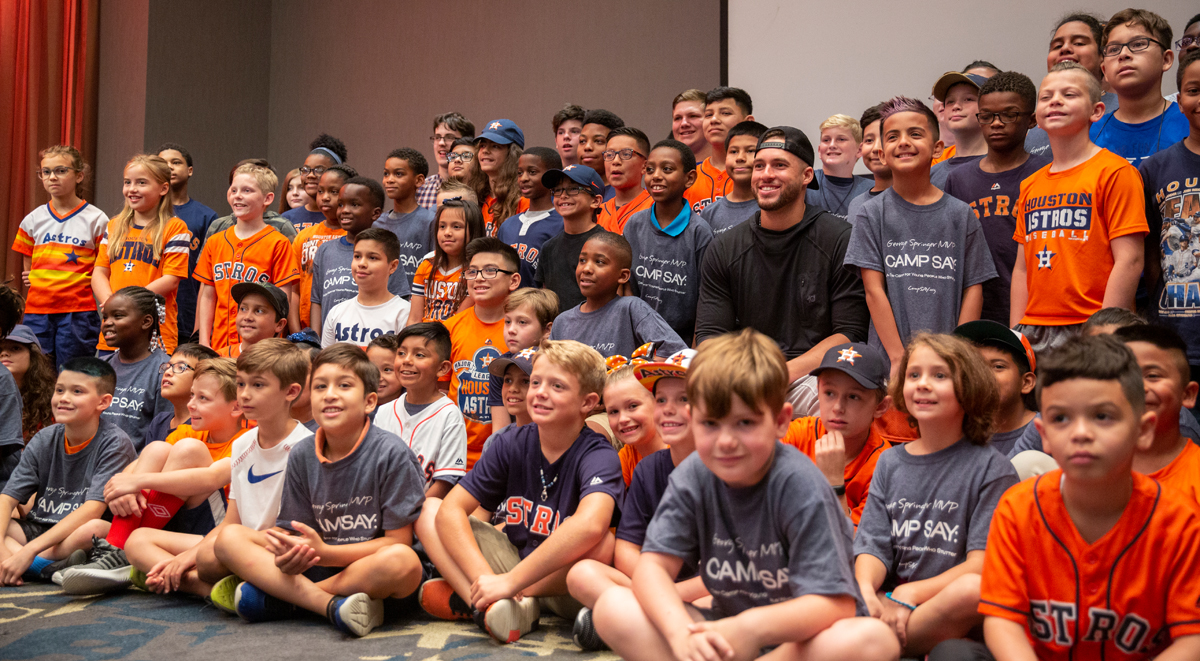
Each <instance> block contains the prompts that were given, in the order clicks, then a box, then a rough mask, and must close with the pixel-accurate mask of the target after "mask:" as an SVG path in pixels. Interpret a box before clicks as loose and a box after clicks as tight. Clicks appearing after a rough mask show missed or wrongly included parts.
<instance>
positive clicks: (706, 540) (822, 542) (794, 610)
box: [594, 329, 900, 660]
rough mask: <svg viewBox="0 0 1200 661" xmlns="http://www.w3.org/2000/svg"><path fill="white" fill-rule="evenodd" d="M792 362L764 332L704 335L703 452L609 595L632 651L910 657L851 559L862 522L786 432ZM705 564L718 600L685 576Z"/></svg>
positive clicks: (605, 621)
mask: <svg viewBox="0 0 1200 661" xmlns="http://www.w3.org/2000/svg"><path fill="white" fill-rule="evenodd" d="M787 389H788V371H787V364H786V362H785V361H784V357H783V353H782V352H781V351H780V350H779V348H778V346H777V345H776V344H775V342H774V341H772V340H770V339H769V338H767V337H766V336H765V335H762V334H760V333H758V332H756V331H753V330H751V329H746V330H743V331H742V332H741V333H740V334H738V335H725V336H722V337H718V338H714V339H711V340H709V341H707V342H705V343H704V344H703V345H701V347H700V350H699V353H698V354H697V355H696V357H695V359H693V360H692V363H691V366H690V368H689V370H688V377H687V394H688V401H689V402H690V404H691V407H692V424H693V429H694V436H695V442H696V453H695V454H693V455H692V456H690V457H688V458H687V459H684V460H683V462H682V463H680V464H679V466H678V467H677V468H676V469H675V471H674V472H673V473H672V474H671V483H670V486H668V487H667V491H666V493H665V494H664V495H663V497H662V501H661V502H660V503H659V506H658V510H657V511H656V512H655V514H654V518H653V519H652V520H651V521H650V527H649V528H648V529H647V530H646V541H645V544H644V545H643V546H642V555H641V557H640V558H639V560H638V564H637V569H635V570H634V572H633V587H632V589H629V588H623V587H613V588H610V589H609V590H608V591H606V592H605V593H604V594H603V595H601V596H600V599H599V601H597V602H596V609H595V614H594V618H595V623H596V630H597V632H598V633H599V634H600V636H601V637H602V638H603V639H604V640H605V642H607V643H608V644H609V645H611V646H612V648H613V650H614V651H615V652H616V653H617V654H618V655H620V656H621V657H622V658H623V659H656V660H661V659H717V658H721V659H728V660H734V659H737V660H742V659H753V658H755V657H757V656H759V654H760V653H761V650H762V648H764V647H775V650H774V652H773V653H772V656H773V657H777V658H788V659H806V660H814V659H850V658H853V659H897V658H898V657H899V652H900V650H899V645H897V644H896V641H895V639H894V638H893V637H892V636H891V634H890V633H889V632H888V630H887V627H886V626H884V625H883V624H882V623H880V622H876V621H872V620H870V619H867V618H862V617H854V616H855V615H856V614H857V615H861V614H865V613H866V608H865V606H864V605H863V601H862V597H861V595H860V594H859V591H858V586H857V585H856V584H855V581H854V574H853V571H852V570H851V567H850V553H851V546H852V542H851V528H850V521H849V520H848V519H847V518H846V516H845V515H844V514H843V513H842V507H841V505H840V504H839V503H838V502H837V497H836V496H834V494H833V491H832V490H831V489H829V487H828V483H827V482H826V481H825V479H824V478H823V477H822V476H821V473H820V471H819V470H817V468H816V467H815V466H813V464H812V462H811V461H809V460H808V458H806V457H805V456H803V455H802V454H801V453H800V452H799V451H798V450H796V449H795V448H792V447H789V446H786V445H783V444H782V443H780V442H779V438H780V437H781V436H783V434H784V432H785V431H786V430H787V426H788V423H789V422H790V421H791V418H792V411H791V408H792V407H791V404H789V403H787V401H786V399H785V397H786V394H787ZM685 563H691V564H695V565H697V566H698V567H699V568H700V575H701V576H702V577H703V580H704V584H705V587H707V588H708V591H709V592H710V593H711V594H712V595H713V601H712V610H707V609H705V610H701V609H698V608H696V607H694V606H691V605H688V604H685V603H684V601H683V599H682V598H681V596H680V593H679V591H678V590H677V589H676V587H675V584H674V580H675V577H676V575H677V574H678V572H679V570H680V568H681V567H682V566H683V565H684V564H685Z"/></svg>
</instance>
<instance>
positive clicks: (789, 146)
mask: <svg viewBox="0 0 1200 661" xmlns="http://www.w3.org/2000/svg"><path fill="white" fill-rule="evenodd" d="M763 149H782V150H784V151H786V152H788V153H789V154H792V155H794V156H795V157H796V158H798V159H800V160H801V161H804V163H805V164H806V165H808V166H809V167H812V165H813V163H815V162H816V157H815V156H814V155H813V148H812V143H811V142H809V140H808V136H807V135H804V131H801V130H800V129H798V128H796V127H794V126H772V127H771V128H769V129H767V132H766V133H763V134H762V137H761V138H759V139H758V146H757V147H755V151H756V152H757V151H761V150H763ZM808 187H809V188H811V189H813V190H818V189H820V188H821V185H820V184H818V183H817V178H816V177H815V176H814V177H813V178H812V181H810V182H808Z"/></svg>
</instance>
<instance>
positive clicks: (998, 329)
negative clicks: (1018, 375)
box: [954, 319, 1037, 373]
mask: <svg viewBox="0 0 1200 661" xmlns="http://www.w3.org/2000/svg"><path fill="white" fill-rule="evenodd" d="M954 334H955V335H957V336H959V337H961V338H963V339H965V340H969V341H971V342H974V343H975V344H981V345H983V346H987V347H995V348H997V349H1001V350H1003V351H1007V352H1009V353H1011V354H1012V355H1013V357H1014V358H1016V363H1017V367H1019V368H1021V372H1022V373H1025V372H1033V371H1035V370H1037V356H1036V355H1034V353H1033V346H1031V345H1030V344H1029V338H1027V337H1025V335H1024V334H1023V333H1021V332H1019V331H1015V330H1012V329H1010V328H1009V327H1008V326H1005V325H1004V324H1000V323H996V322H994V321H990V320H987V319H979V320H977V321H968V322H967V323H965V324H963V325H961V326H959V327H958V328H955V329H954Z"/></svg>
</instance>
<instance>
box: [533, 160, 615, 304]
mask: <svg viewBox="0 0 1200 661" xmlns="http://www.w3.org/2000/svg"><path fill="white" fill-rule="evenodd" d="M542 185H543V186H545V187H546V188H548V189H550V193H551V195H552V196H553V199H554V210H555V211H557V212H558V213H559V215H560V216H562V217H563V231H562V233H561V234H559V235H558V236H555V237H552V238H551V239H549V240H548V241H546V243H544V244H542V254H541V255H540V256H539V257H538V267H537V270H536V271H535V272H534V276H533V279H534V283H535V284H536V285H537V286H538V287H541V288H543V289H549V290H550V291H553V292H554V293H555V294H557V295H558V309H559V310H570V309H571V308H573V307H575V306H576V305H579V304H580V303H582V302H583V300H584V297H583V294H582V293H580V291H579V285H578V284H577V283H576V282H575V266H576V265H577V264H578V263H579V251H580V250H581V249H582V248H583V244H584V243H585V242H587V240H588V239H590V238H592V236H593V235H595V234H599V233H600V232H604V231H605V229H604V228H603V227H600V226H599V225H597V224H596V212H597V211H598V210H599V209H600V205H601V204H603V203H604V180H603V179H601V178H600V175H599V174H597V172H596V171H595V170H593V169H592V168H590V167H588V166H586V165H568V166H567V167H565V168H563V169H561V170H550V171H548V172H546V174H543V175H542Z"/></svg>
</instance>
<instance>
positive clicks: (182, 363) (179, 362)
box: [146, 344, 218, 444]
mask: <svg viewBox="0 0 1200 661" xmlns="http://www.w3.org/2000/svg"><path fill="white" fill-rule="evenodd" d="M217 357H218V356H217V352H216V351H213V350H212V349H210V348H208V347H206V346H204V345H202V344H181V345H179V347H178V348H177V349H175V353H173V354H171V360H170V362H166V363H163V364H162V365H159V367H158V372H159V374H160V375H161V376H160V379H161V383H160V388H161V390H160V394H161V396H162V398H163V399H164V400H166V401H167V402H169V403H170V404H171V410H170V411H163V412H162V413H159V414H158V415H156V416H154V419H153V420H151V421H150V426H149V427H147V428H146V443H147V444H149V443H153V442H155V441H165V440H167V436H170V435H171V432H173V431H175V430H176V429H177V428H179V425H182V424H185V423H187V421H188V420H189V419H190V418H191V415H190V414H189V413H188V408H187V405H188V400H190V399H191V398H192V377H194V376H196V365H199V364H200V361H202V360H208V359H209V358H217Z"/></svg>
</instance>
